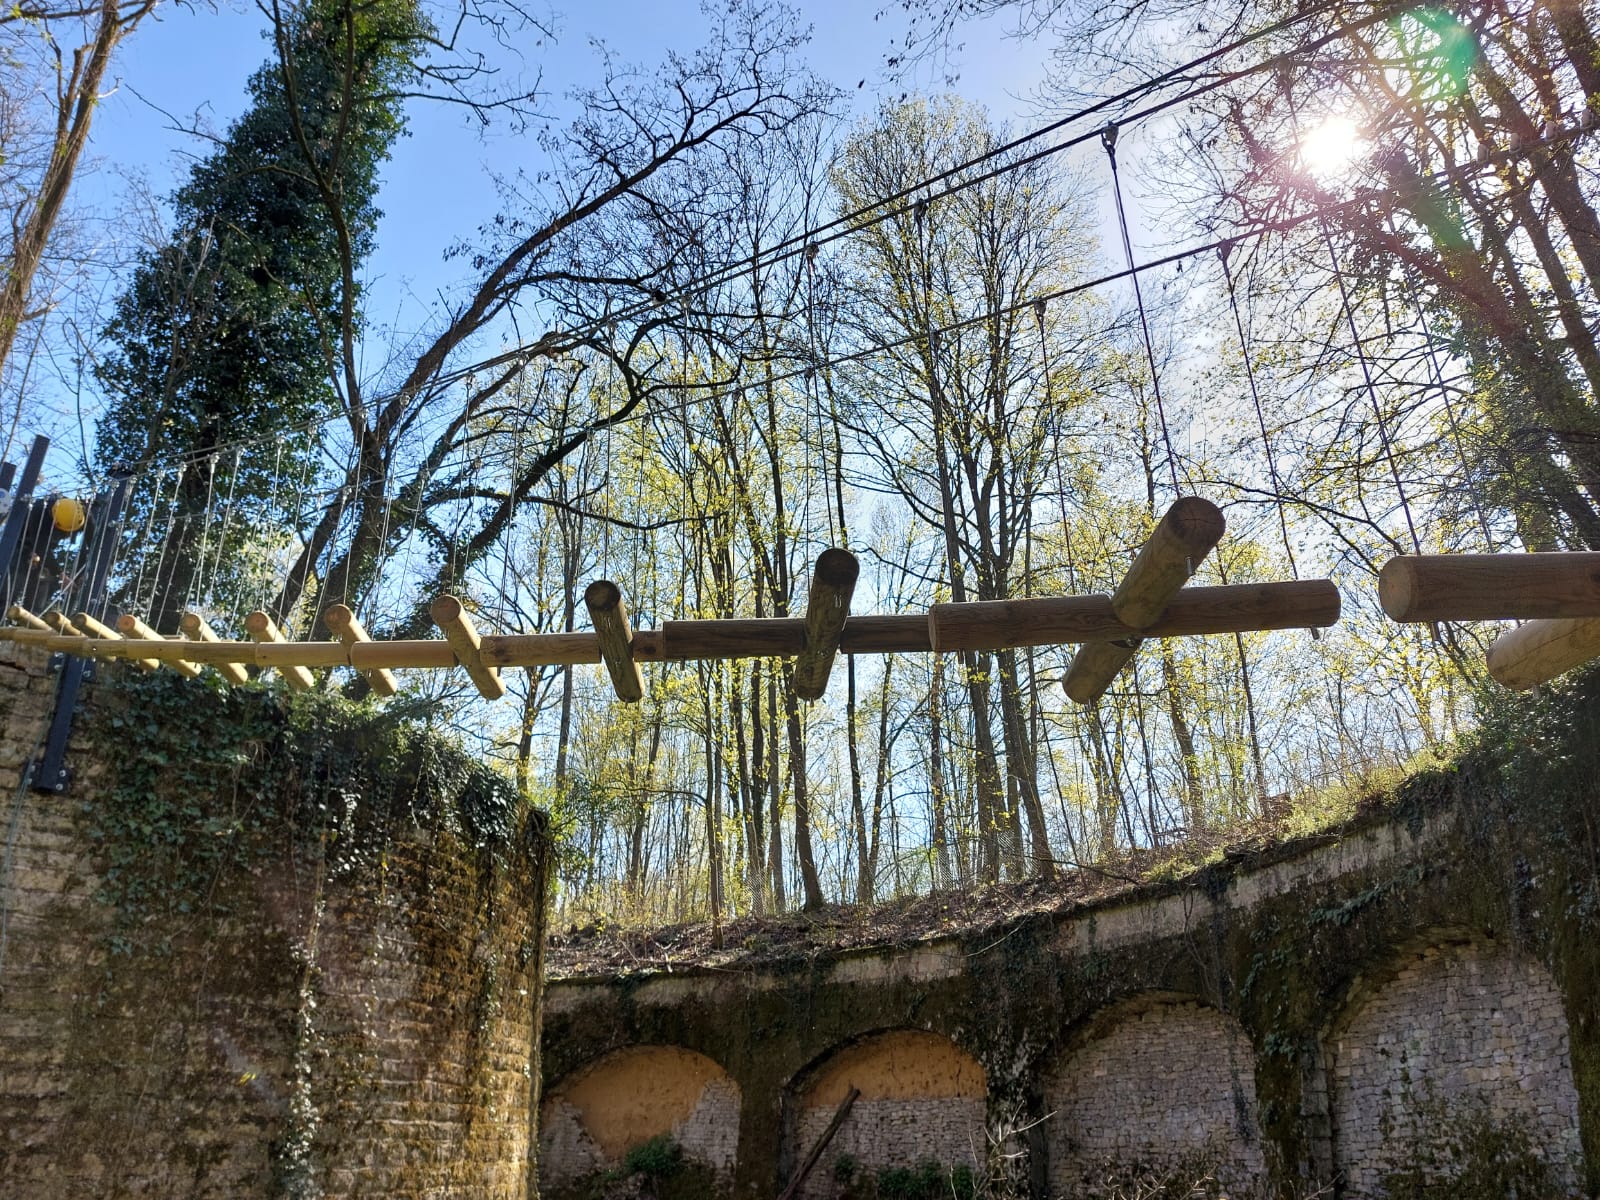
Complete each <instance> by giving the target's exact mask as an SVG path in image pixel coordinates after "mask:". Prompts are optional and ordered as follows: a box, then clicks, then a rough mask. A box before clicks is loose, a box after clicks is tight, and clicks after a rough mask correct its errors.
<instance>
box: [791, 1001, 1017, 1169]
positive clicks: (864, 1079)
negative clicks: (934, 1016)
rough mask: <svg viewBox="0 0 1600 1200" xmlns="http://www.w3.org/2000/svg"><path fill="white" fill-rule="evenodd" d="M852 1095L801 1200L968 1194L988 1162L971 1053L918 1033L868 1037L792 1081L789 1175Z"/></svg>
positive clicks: (982, 1091) (982, 1096)
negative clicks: (853, 1097)
mask: <svg viewBox="0 0 1600 1200" xmlns="http://www.w3.org/2000/svg"><path fill="white" fill-rule="evenodd" d="M852 1088H854V1089H856V1090H857V1091H858V1092H859V1093H860V1095H859V1096H858V1097H857V1098H856V1101H855V1103H854V1105H853V1106H852V1107H851V1109H850V1113H849V1116H848V1118H847V1119H846V1120H845V1122H844V1124H843V1125H842V1126H840V1128H839V1129H838V1131H837V1132H836V1133H835V1134H834V1136H833V1138H832V1140H830V1141H829V1142H828V1144H827V1147H826V1149H825V1150H824V1151H823V1153H822V1156H821V1158H820V1159H819V1160H818V1162H817V1164H816V1166H815V1167H814V1168H813V1169H812V1171H811V1173H810V1174H809V1175H808V1176H807V1177H806V1181H805V1184H804V1186H803V1187H802V1188H801V1190H800V1192H799V1198H800V1200H824V1198H826V1200H832V1198H834V1197H839V1196H845V1195H848V1196H859V1197H863V1198H866V1197H873V1196H879V1195H884V1196H889V1195H895V1196H912V1195H920V1194H921V1192H922V1191H926V1192H928V1193H929V1194H930V1196H932V1195H938V1196H941V1197H944V1196H952V1195H954V1196H961V1195H964V1194H970V1189H971V1186H972V1181H973V1180H975V1179H976V1178H977V1176H978V1174H979V1172H980V1170H981V1168H982V1167H983V1164H984V1159H985V1157H986V1149H985V1147H986V1139H985V1135H984V1112H985V1103H986V1097H987V1095H988V1082H987V1079H986V1078H985V1075H984V1070H983V1067H982V1066H980V1065H979V1063H978V1061H977V1059H975V1058H973V1057H972V1055H970V1054H968V1053H967V1052H966V1051H965V1050H962V1049H961V1048H960V1047H959V1046H957V1045H956V1044H955V1043H954V1042H952V1041H951V1040H950V1039H949V1038H947V1037H943V1036H941V1035H940V1034H936V1033H928V1032H926V1031H923V1030H919V1029H891V1030H887V1031H885V1032H882V1033H875V1034H871V1035H868V1036H867V1037H864V1038H861V1039H858V1040H856V1041H853V1042H850V1043H848V1044H847V1045H845V1046H843V1047H841V1048H839V1049H836V1050H833V1051H830V1052H829V1053H828V1054H827V1055H826V1056H825V1057H824V1058H822V1059H821V1060H819V1061H818V1062H817V1063H815V1064H813V1065H812V1066H811V1067H809V1068H807V1069H806V1070H804V1071H802V1072H800V1074H799V1075H797V1076H796V1078H795V1081H794V1083H793V1084H791V1086H790V1089H789V1093H788V1097H787V1104H786V1106H785V1107H786V1110H787V1111H786V1123H785V1135H786V1138H785V1141H786V1153H785V1155H784V1159H785V1162H786V1163H787V1171H786V1175H787V1176H788V1177H790V1178H792V1177H793V1173H794V1172H795V1171H796V1170H798V1168H799V1166H800V1164H801V1163H802V1162H803V1161H804V1160H805V1158H806V1157H807V1155H808V1154H809V1153H810V1152H811V1150H812V1148H813V1147H815V1146H816V1144H817V1142H818V1140H819V1139H820V1138H821V1137H822V1136H823V1134H824V1132H825V1131H826V1130H827V1128H828V1126H829V1124H830V1122H831V1121H832V1120H833V1117H834V1114H835V1113H836V1112H837V1111H838V1109H839V1106H840V1104H842V1103H843V1102H844V1100H845V1098H846V1097H847V1096H848V1095H849V1094H850V1090H851V1089H852ZM919 1188H920V1189H921V1191H919V1190H918V1189H919Z"/></svg>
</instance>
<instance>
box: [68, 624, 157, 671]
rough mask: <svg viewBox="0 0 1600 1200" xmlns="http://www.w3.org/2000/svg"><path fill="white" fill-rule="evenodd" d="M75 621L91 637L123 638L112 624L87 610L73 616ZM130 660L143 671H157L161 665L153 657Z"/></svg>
mask: <svg viewBox="0 0 1600 1200" xmlns="http://www.w3.org/2000/svg"><path fill="white" fill-rule="evenodd" d="M73 621H74V623H75V624H76V625H77V626H78V628H79V629H81V630H83V631H84V633H86V634H88V635H89V636H90V637H91V638H95V639H98V640H100V641H106V642H119V641H122V640H123V638H122V635H121V634H120V633H118V632H117V631H116V630H115V629H113V628H111V626H109V625H107V624H106V623H105V622H103V621H100V620H98V619H97V618H95V617H92V616H90V615H89V614H88V613H86V612H81V613H79V614H78V615H77V616H76V617H75V618H73ZM95 657H97V658H98V657H100V655H98V654H96V655H95ZM129 661H130V662H132V663H133V664H134V666H136V667H138V668H139V669H140V670H141V671H155V670H159V669H160V667H161V664H160V663H159V662H157V661H156V660H155V659H153V658H135V659H130V660H129Z"/></svg>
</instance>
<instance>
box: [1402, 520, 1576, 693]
mask: <svg viewBox="0 0 1600 1200" xmlns="http://www.w3.org/2000/svg"><path fill="white" fill-rule="evenodd" d="M1378 602H1379V603H1380V604H1381V605H1382V606H1383V611H1384V612H1385V613H1387V614H1388V615H1389V617H1390V618H1391V619H1393V620H1396V621H1402V622H1432V621H1522V622H1524V624H1522V625H1520V626H1518V627H1517V628H1516V629H1510V630H1507V631H1506V632H1505V633H1502V634H1501V635H1500V636H1499V637H1498V638H1496V639H1495V641H1494V643H1493V644H1492V645H1490V647H1489V649H1488V652H1487V654H1486V656H1485V657H1486V661H1487V665H1488V668H1489V676H1490V678H1492V679H1493V680H1494V681H1495V682H1496V683H1499V684H1501V685H1502V686H1504V687H1508V688H1511V689H1512V690H1513V691H1525V690H1527V689H1528V688H1531V687H1536V686H1538V685H1539V684H1541V683H1548V682H1549V681H1550V680H1552V679H1554V678H1556V676H1558V675H1562V674H1565V673H1566V672H1567V671H1570V670H1572V669H1573V668H1575V667H1580V666H1582V665H1583V664H1584V663H1586V662H1590V661H1592V660H1593V659H1595V658H1600V553H1593V552H1588V551H1557V552H1548V553H1539V554H1408V555H1403V556H1401V557H1399V558H1393V559H1390V560H1389V562H1387V563H1385V564H1384V567H1383V570H1382V571H1381V572H1380V573H1379V575H1378Z"/></svg>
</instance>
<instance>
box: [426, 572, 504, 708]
mask: <svg viewBox="0 0 1600 1200" xmlns="http://www.w3.org/2000/svg"><path fill="white" fill-rule="evenodd" d="M428 611H429V612H430V613H431V614H432V616H433V623H434V624H435V625H437V626H438V627H439V628H440V629H442V630H444V636H445V640H446V641H448V642H449V643H450V650H451V652H452V653H454V654H455V656H456V661H457V662H459V663H460V664H461V665H462V666H463V667H464V668H465V669H466V672H467V677H468V678H470V679H471V680H472V682H473V683H474V684H475V685H476V686H477V689H478V694H479V695H480V696H482V697H483V698H484V699H485V700H498V699H500V697H501V696H504V695H505V694H506V685H505V684H503V683H501V682H500V672H499V671H497V670H496V669H495V668H494V667H491V666H489V664H488V663H486V662H484V661H483V639H482V638H480V637H479V636H478V629H477V626H475V625H474V624H473V623H472V618H471V617H470V616H468V615H467V610H466V609H465V608H464V607H462V604H461V601H460V600H458V599H456V598H455V597H454V596H440V597H439V598H438V599H437V600H435V601H434V602H433V604H432V605H431V606H430V607H429V610H428Z"/></svg>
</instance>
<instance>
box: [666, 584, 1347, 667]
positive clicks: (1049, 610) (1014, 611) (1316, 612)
mask: <svg viewBox="0 0 1600 1200" xmlns="http://www.w3.org/2000/svg"><path fill="white" fill-rule="evenodd" d="M1338 619H1339V589H1338V588H1336V587H1334V585H1333V584H1332V583H1331V582H1330V581H1329V580H1326V579H1296V580H1291V581H1286V582H1280V583H1233V584H1227V585H1225V586H1222V587H1186V588H1184V589H1182V590H1181V591H1180V592H1179V593H1178V594H1177V595H1176V596H1174V597H1173V598H1172V603H1171V604H1169V605H1167V608H1166V611H1164V612H1163V613H1162V614H1161V617H1160V619H1158V620H1157V621H1156V622H1155V624H1153V625H1149V626H1146V627H1145V628H1144V629H1134V628H1133V627H1131V626H1129V625H1125V624H1124V623H1123V622H1121V621H1119V620H1118V619H1117V615H1116V613H1114V612H1113V611H1112V609H1111V597H1110V596H1105V595H1098V596H1038V597H1034V598H1032V599H1028V600H973V601H965V602H963V603H961V604H935V605H934V606H933V608H932V609H931V610H930V611H929V613H928V634H929V640H930V641H931V642H932V645H933V649H934V651H935V652H938V653H949V652H951V651H955V650H998V649H1002V648H1004V647H1006V646H1059V645H1064V644H1067V643H1070V642H1107V641H1114V640H1117V639H1120V638H1132V637H1192V636H1194V635H1196V634H1208V633H1248V632H1251V631H1254V630H1266V629H1315V628H1319V627H1322V626H1326V625H1332V624H1333V623H1334V622H1336V621H1337V620H1338ZM669 624H670V622H669ZM854 625H855V622H854V621H852V622H851V624H850V626H849V627H848V628H847V629H846V630H845V634H846V636H845V637H844V638H843V639H842V641H843V642H845V643H848V642H849V633H850V630H851V629H853V628H854Z"/></svg>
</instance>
